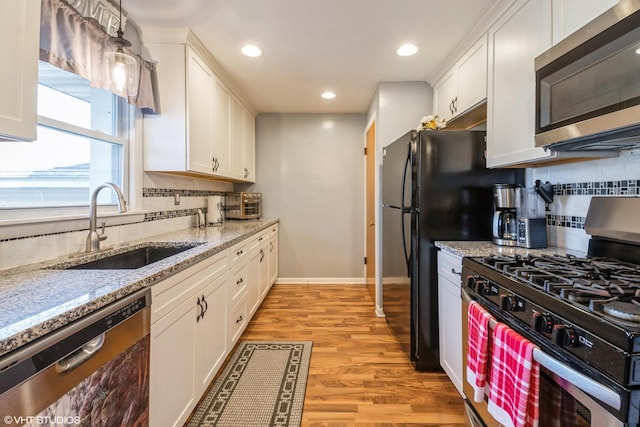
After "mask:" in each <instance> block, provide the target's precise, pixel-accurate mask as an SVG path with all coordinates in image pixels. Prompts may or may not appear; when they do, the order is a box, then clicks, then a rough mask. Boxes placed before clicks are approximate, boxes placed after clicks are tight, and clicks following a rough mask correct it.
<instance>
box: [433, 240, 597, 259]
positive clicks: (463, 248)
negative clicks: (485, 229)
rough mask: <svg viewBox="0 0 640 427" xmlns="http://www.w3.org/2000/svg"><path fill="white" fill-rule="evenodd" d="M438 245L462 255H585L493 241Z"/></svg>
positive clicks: (457, 242)
mask: <svg viewBox="0 0 640 427" xmlns="http://www.w3.org/2000/svg"><path fill="white" fill-rule="evenodd" d="M436 247H438V248H440V249H442V250H443V251H446V252H450V253H452V254H454V255H458V256H460V257H463V258H464V257H480V256H488V255H497V254H502V255H509V256H513V255H522V256H527V255H534V256H540V255H556V254H558V255H563V256H564V255H566V254H570V255H575V256H584V255H585V253H584V252H580V251H575V250H570V249H567V248H559V247H556V246H549V247H546V248H541V249H527V248H519V247H514V246H499V245H496V244H494V243H493V242H491V241H466V242H465V241H438V242H436Z"/></svg>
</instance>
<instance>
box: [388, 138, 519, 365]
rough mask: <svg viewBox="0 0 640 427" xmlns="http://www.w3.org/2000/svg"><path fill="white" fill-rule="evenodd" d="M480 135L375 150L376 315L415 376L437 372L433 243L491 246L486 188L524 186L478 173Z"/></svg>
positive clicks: (503, 173) (512, 172) (401, 142)
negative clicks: (379, 304) (378, 200)
mask: <svg viewBox="0 0 640 427" xmlns="http://www.w3.org/2000/svg"><path fill="white" fill-rule="evenodd" d="M485 135H486V134H485V132H480V131H446V130H440V131H423V132H417V131H415V130H414V131H410V132H408V133H406V134H405V135H403V136H402V137H400V138H399V139H398V140H396V141H394V142H393V143H391V144H389V145H388V146H387V147H385V148H384V149H383V151H384V154H383V161H382V175H381V176H382V205H383V209H382V301H383V309H384V314H385V317H386V319H387V321H388V323H389V325H390V326H391V328H392V329H393V332H394V333H395V335H396V336H397V337H398V339H399V341H400V343H401V345H402V347H403V349H404V350H405V351H406V352H407V353H408V355H409V357H410V359H411V360H412V361H413V362H414V364H415V365H414V366H415V369H417V370H419V371H435V370H440V369H441V368H440V360H439V353H438V286H437V265H436V262H437V250H436V246H435V242H436V241H438V240H491V237H492V217H493V192H492V186H493V184H496V183H513V184H523V183H524V171H523V170H522V169H487V168H486V167H485V157H484V153H485V145H486V144H485Z"/></svg>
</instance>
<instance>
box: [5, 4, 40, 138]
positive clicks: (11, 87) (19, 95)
mask: <svg viewBox="0 0 640 427" xmlns="http://www.w3.org/2000/svg"><path fill="white" fill-rule="evenodd" d="M39 28H40V1H39V0H20V1H2V2H0V52H2V54H1V55H2V56H1V58H2V63H3V65H2V66H0V93H1V94H2V101H1V102H0V141H1V140H7V139H8V140H25V141H34V140H35V139H36V125H37V120H38V118H37V113H36V105H37V104H36V103H37V95H36V91H37V87H38V86H37V83H38V53H37V52H38V49H39V48H38V44H39V41H40V31H39Z"/></svg>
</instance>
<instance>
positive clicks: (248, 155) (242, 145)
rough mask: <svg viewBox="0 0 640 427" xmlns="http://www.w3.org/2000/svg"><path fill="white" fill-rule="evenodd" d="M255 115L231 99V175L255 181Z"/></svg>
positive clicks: (242, 179) (235, 99)
mask: <svg viewBox="0 0 640 427" xmlns="http://www.w3.org/2000/svg"><path fill="white" fill-rule="evenodd" d="M254 127H255V117H254V115H253V114H252V113H251V112H250V111H249V110H248V109H247V108H246V107H245V106H244V105H243V104H242V103H241V102H240V101H239V100H238V99H237V98H234V99H232V101H231V145H232V152H231V163H232V168H231V170H232V172H231V173H232V175H233V176H234V177H235V178H237V179H238V180H241V181H249V182H254V181H255V136H254V133H255V131H254Z"/></svg>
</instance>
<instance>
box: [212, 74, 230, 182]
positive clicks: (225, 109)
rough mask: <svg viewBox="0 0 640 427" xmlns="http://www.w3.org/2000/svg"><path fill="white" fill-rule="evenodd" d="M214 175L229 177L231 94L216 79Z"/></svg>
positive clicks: (214, 98) (214, 101)
mask: <svg viewBox="0 0 640 427" xmlns="http://www.w3.org/2000/svg"><path fill="white" fill-rule="evenodd" d="M213 104H214V105H213V114H214V116H213V117H214V120H213V122H214V123H213V158H214V163H215V165H214V166H215V168H214V174H216V175H220V176H224V177H231V92H230V91H229V89H227V87H226V86H225V85H224V84H222V82H221V81H219V80H218V79H216V80H215V82H214V96H213Z"/></svg>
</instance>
